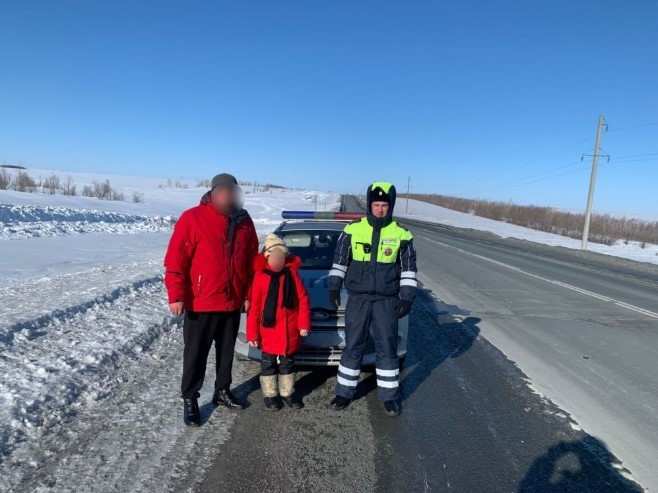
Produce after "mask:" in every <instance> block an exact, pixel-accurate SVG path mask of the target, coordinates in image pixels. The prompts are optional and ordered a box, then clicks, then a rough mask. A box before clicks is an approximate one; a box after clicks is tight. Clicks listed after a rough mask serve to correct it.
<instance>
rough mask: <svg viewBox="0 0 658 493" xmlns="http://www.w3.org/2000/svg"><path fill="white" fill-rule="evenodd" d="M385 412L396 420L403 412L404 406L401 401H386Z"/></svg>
mask: <svg viewBox="0 0 658 493" xmlns="http://www.w3.org/2000/svg"><path fill="white" fill-rule="evenodd" d="M384 411H386V415H387V416H391V417H392V418H394V417H395V416H399V415H400V413H401V412H402V404H401V403H400V401H399V400H394V401H384Z"/></svg>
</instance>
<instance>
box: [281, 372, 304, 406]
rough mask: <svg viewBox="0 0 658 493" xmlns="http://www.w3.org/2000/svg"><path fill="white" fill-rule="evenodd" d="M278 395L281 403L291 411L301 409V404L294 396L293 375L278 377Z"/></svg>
mask: <svg viewBox="0 0 658 493" xmlns="http://www.w3.org/2000/svg"><path fill="white" fill-rule="evenodd" d="M279 394H280V395H281V399H282V400H283V403H284V404H285V405H286V406H288V407H290V408H292V409H301V408H302V407H303V405H302V403H301V402H300V400H299V399H297V398H296V396H295V374H294V373H288V374H287V375H279Z"/></svg>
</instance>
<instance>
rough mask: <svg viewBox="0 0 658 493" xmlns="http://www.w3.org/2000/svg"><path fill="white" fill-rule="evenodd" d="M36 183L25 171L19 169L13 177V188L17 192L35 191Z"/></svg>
mask: <svg viewBox="0 0 658 493" xmlns="http://www.w3.org/2000/svg"><path fill="white" fill-rule="evenodd" d="M36 189H37V184H36V183H35V181H34V179H33V178H32V177H31V176H30V175H28V174H27V172H26V171H19V172H18V173H17V174H16V176H15V177H14V190H16V191H17V192H35V191H36Z"/></svg>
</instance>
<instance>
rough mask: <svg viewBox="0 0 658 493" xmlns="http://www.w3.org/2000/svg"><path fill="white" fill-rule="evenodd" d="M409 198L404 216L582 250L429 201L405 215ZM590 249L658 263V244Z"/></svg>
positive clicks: (569, 241)
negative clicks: (643, 246)
mask: <svg viewBox="0 0 658 493" xmlns="http://www.w3.org/2000/svg"><path fill="white" fill-rule="evenodd" d="M405 208H406V199H400V200H399V203H398V208H397V212H398V215H399V216H400V217H408V218H410V219H418V220H420V221H428V222H433V223H439V224H445V225H447V226H455V227H458V228H467V229H477V230H479V231H488V232H490V233H494V234H496V235H498V236H501V237H503V238H517V239H519V240H528V241H533V242H535V243H542V244H544V245H552V246H561V247H565V248H572V249H575V250H579V249H580V240H575V239H573V238H568V237H566V236H560V235H556V234H553V233H545V232H543V231H537V230H535V229H530V228H524V227H523V226H517V225H515V224H509V223H505V222H502V221H495V220H493V219H487V218H484V217H480V216H475V215H473V214H466V213H464V212H459V211H453V210H451V209H446V208H445V207H441V206H438V205H434V204H429V203H427V202H421V201H419V200H409V211H408V212H405ZM589 249H590V250H591V251H593V252H597V253H602V254H605V255H613V256H615V257H622V258H627V259H630V260H636V261H638V262H648V263H652V264H658V245H649V244H648V245H646V246H645V248H642V247H641V245H640V244H639V243H637V242H629V243H628V245H626V244H624V242H621V241H620V242H617V243H616V244H614V245H610V246H608V245H602V244H600V243H592V242H590V243H589Z"/></svg>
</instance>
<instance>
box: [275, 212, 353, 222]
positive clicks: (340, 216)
mask: <svg viewBox="0 0 658 493" xmlns="http://www.w3.org/2000/svg"><path fill="white" fill-rule="evenodd" d="M364 215H365V214H362V213H360V212H332V211H283V212H281V217H283V219H325V220H329V221H354V220H355V219H361V218H362V217H363V216H364Z"/></svg>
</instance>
